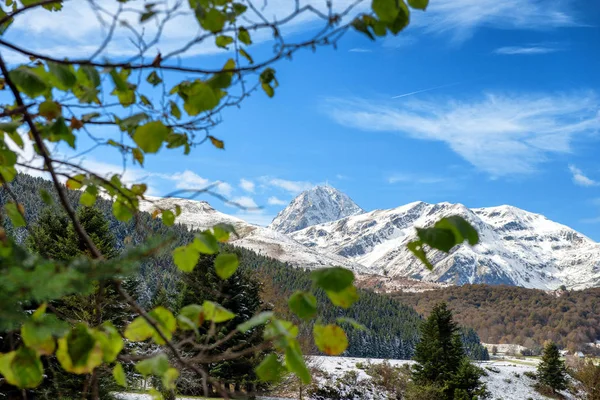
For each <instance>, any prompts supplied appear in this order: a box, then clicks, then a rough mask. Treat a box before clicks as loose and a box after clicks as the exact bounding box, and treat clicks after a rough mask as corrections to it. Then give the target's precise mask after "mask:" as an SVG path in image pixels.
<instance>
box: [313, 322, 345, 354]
mask: <svg viewBox="0 0 600 400" xmlns="http://www.w3.org/2000/svg"><path fill="white" fill-rule="evenodd" d="M313 336H314V339H315V344H316V345H317V347H318V348H319V350H320V351H322V352H323V353H325V354H327V355H329V356H339V355H340V354H342V353H343V352H344V351H346V349H347V348H348V337H347V336H346V332H344V330H343V329H342V328H340V327H339V326H337V325H333V324H330V325H320V324H315V326H314V327H313Z"/></svg>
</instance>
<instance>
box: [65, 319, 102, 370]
mask: <svg viewBox="0 0 600 400" xmlns="http://www.w3.org/2000/svg"><path fill="white" fill-rule="evenodd" d="M56 358H57V359H58V361H59V362H60V365H61V366H62V367H63V369H64V370H65V371H67V372H72V373H74V374H89V373H90V372H92V371H93V370H94V368H96V367H97V366H99V365H101V364H102V347H101V344H100V342H98V341H97V340H96V338H95V336H94V334H93V332H92V331H91V330H90V328H88V327H87V326H85V325H84V324H81V323H80V324H77V325H76V326H75V327H74V328H73V329H72V330H71V332H69V334H68V335H67V336H65V337H63V338H60V339H58V350H56Z"/></svg>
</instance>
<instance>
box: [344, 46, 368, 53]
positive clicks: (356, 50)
mask: <svg viewBox="0 0 600 400" xmlns="http://www.w3.org/2000/svg"><path fill="white" fill-rule="evenodd" d="M348 51H349V52H350V53H372V52H373V50H371V49H363V48H362V47H354V48H352V49H350V50H348Z"/></svg>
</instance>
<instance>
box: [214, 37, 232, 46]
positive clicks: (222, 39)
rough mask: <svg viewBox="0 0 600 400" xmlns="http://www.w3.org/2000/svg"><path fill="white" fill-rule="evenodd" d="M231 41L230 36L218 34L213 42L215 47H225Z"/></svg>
mask: <svg viewBox="0 0 600 400" xmlns="http://www.w3.org/2000/svg"><path fill="white" fill-rule="evenodd" d="M231 43H233V38H232V37H231V36H226V35H219V36H217V38H216V39H215V44H216V45H217V47H220V48H222V49H226V48H227V46H229V45H230V44H231Z"/></svg>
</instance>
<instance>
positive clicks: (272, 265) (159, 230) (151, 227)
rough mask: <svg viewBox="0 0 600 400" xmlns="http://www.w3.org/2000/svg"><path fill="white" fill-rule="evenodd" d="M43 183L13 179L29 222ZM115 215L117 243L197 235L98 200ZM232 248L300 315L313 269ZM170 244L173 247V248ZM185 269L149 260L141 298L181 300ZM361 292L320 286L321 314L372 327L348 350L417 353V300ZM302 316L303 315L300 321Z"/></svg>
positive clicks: (474, 352) (477, 349) (167, 259)
mask: <svg viewBox="0 0 600 400" xmlns="http://www.w3.org/2000/svg"><path fill="white" fill-rule="evenodd" d="M41 189H45V190H47V191H48V193H52V190H51V185H50V182H48V181H45V180H43V179H41V178H34V177H31V176H28V175H22V174H20V175H18V176H17V178H16V179H15V181H14V182H13V184H12V190H13V191H14V192H15V194H16V195H17V196H18V197H19V198H22V199H24V206H25V210H26V217H27V220H28V221H29V224H35V223H36V222H37V221H38V219H39V217H40V215H41V213H42V210H44V209H46V208H48V205H47V204H45V203H44V202H43V201H42V200H41V199H40V196H38V195H37V194H38V193H39V192H40V190H41ZM68 193H69V196H70V197H71V201H72V202H73V204H77V202H78V199H79V195H80V192H78V191H69V192H68ZM6 201H7V195H6V193H5V192H4V191H0V206H1V205H3V204H4V203H5V202H6ZM96 207H98V208H99V209H100V210H101V211H102V213H103V214H104V215H105V217H106V218H107V220H108V221H109V225H110V230H111V232H113V234H114V235H115V237H116V248H117V249H123V248H125V247H126V246H129V245H132V244H133V245H135V244H137V243H142V242H143V241H144V240H145V239H146V238H147V237H148V236H151V235H158V236H160V237H161V238H165V239H168V238H171V240H172V242H171V244H170V248H174V247H176V246H179V245H181V244H182V243H186V242H188V241H190V240H191V238H192V237H193V236H192V235H193V234H192V232H190V231H189V230H188V229H187V228H186V227H185V226H183V225H180V224H175V225H173V226H170V227H167V226H165V225H164V224H162V223H161V222H160V220H157V219H153V218H152V217H151V215H150V214H148V213H143V212H142V213H140V214H139V216H138V221H130V222H128V223H123V222H120V221H118V220H116V219H115V218H114V216H113V215H112V214H111V207H112V204H111V203H110V202H109V201H106V200H102V199H98V201H97V203H96ZM7 232H8V234H10V235H13V236H14V237H16V238H17V239H18V240H19V241H21V242H23V241H25V239H26V237H27V230H25V229H24V228H18V229H16V230H14V229H12V227H10V226H7ZM225 247H226V249H225V250H227V251H229V252H235V253H237V254H238V257H239V259H240V268H241V269H246V270H249V271H251V274H252V275H253V276H255V277H256V279H257V280H259V281H260V282H261V285H262V288H261V289H262V290H261V296H262V298H263V302H264V303H266V304H271V305H272V306H273V308H274V310H275V311H277V312H278V313H280V314H282V315H286V314H287V315H286V317H287V318H290V319H294V318H295V317H294V316H293V315H292V314H291V313H290V312H289V309H288V307H287V302H286V301H287V300H286V299H287V297H288V296H289V295H290V294H291V293H293V292H294V291H296V290H308V289H310V288H311V285H312V283H311V282H312V281H311V278H310V271H308V270H305V269H302V268H295V267H293V266H291V265H287V264H284V263H281V262H279V261H277V260H275V259H271V258H268V257H265V256H262V255H259V254H256V253H254V252H252V251H250V250H246V249H243V248H238V247H235V246H231V245H225ZM167 250H168V249H167ZM181 274H182V272H180V271H179V270H178V269H177V268H176V266H175V265H174V264H173V260H172V257H171V254H170V252H169V251H164V252H163V253H161V254H158V255H155V256H153V257H152V258H149V259H147V260H144V261H143V262H142V263H141V266H140V278H139V279H138V280H137V286H138V287H137V290H136V292H137V297H138V300H139V301H140V303H141V304H143V305H145V306H152V305H156V304H158V303H160V304H167V305H169V306H173V307H175V306H176V304H175V303H176V302H177V301H178V295H177V294H178V292H179V291H180V288H181ZM359 292H360V298H359V300H358V302H356V303H355V304H354V305H353V306H352V307H350V308H349V309H347V310H344V309H341V308H339V307H333V306H332V305H331V303H330V302H329V301H328V299H327V297H326V295H325V293H323V292H322V291H316V296H317V298H318V300H319V301H318V304H319V309H318V316H319V317H320V318H321V319H322V320H323V321H327V322H334V321H335V320H336V319H337V318H340V317H348V318H352V319H354V320H356V321H358V322H359V323H360V324H362V325H364V326H365V327H366V328H367V329H365V330H362V329H357V328H355V327H353V326H352V325H350V324H344V325H345V326H344V328H345V330H346V332H347V335H348V339H349V347H348V350H347V351H346V353H345V355H347V356H353V357H372V358H391V359H410V358H411V357H412V356H413V353H414V349H415V346H416V343H417V342H418V341H419V327H420V324H421V323H422V318H421V316H420V315H419V314H418V313H417V312H415V310H414V309H413V308H412V307H411V306H407V305H404V304H403V303H402V302H400V301H398V300H396V299H393V298H390V297H387V296H384V295H381V294H377V293H374V292H371V291H367V290H359ZM297 322H299V321H297ZM461 333H462V338H463V343H464V347H465V349H466V351H467V354H468V355H469V356H470V357H472V358H474V359H487V358H488V357H489V355H488V354H487V352H486V351H485V348H483V346H481V344H480V343H479V338H478V336H477V334H476V333H475V331H474V330H473V329H470V326H469V325H465V327H464V328H462V331H461ZM301 338H303V339H305V340H304V343H305V345H304V347H305V350H306V351H307V352H309V353H311V352H313V353H315V352H316V348H315V347H314V344H312V342H311V341H310V340H308V339H309V338H310V326H305V327H304V329H303V330H302V331H301Z"/></svg>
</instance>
